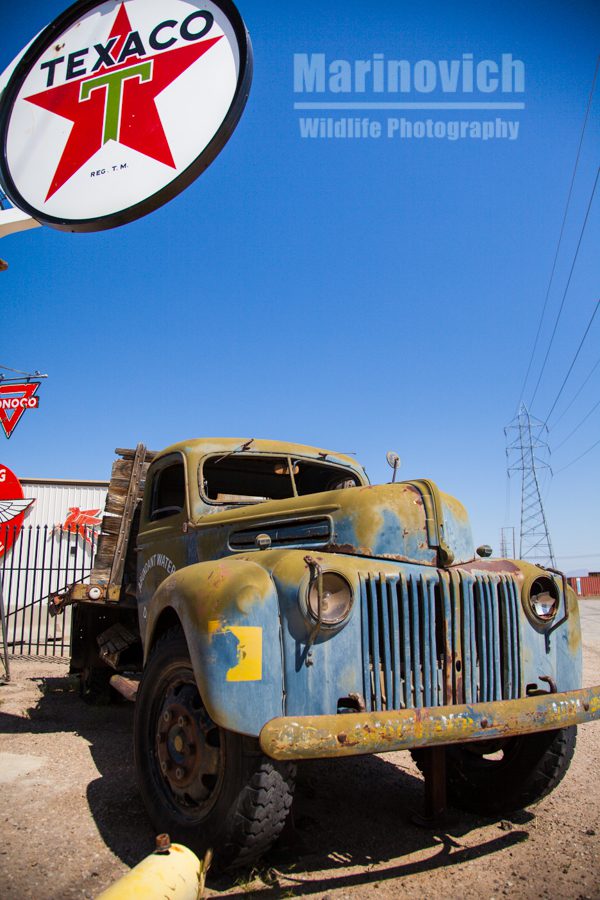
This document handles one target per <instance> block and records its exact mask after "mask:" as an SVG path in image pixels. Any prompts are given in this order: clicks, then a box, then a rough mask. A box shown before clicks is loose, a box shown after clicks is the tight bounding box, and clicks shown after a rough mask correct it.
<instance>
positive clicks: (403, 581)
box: [361, 570, 521, 711]
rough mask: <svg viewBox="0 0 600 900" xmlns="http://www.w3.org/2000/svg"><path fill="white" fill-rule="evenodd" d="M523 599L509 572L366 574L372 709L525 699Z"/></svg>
mask: <svg viewBox="0 0 600 900" xmlns="http://www.w3.org/2000/svg"><path fill="white" fill-rule="evenodd" d="M518 603H519V595H518V589H517V585H516V584H515V582H514V580H513V579H512V578H510V577H509V576H506V575H483V574H478V575H471V574H470V573H468V572H465V571H460V570H458V571H455V572H453V573H452V574H448V573H445V572H438V571H433V572H432V573H431V574H430V573H427V574H420V575H410V576H408V577H407V576H406V575H404V574H402V573H400V574H398V575H397V576H396V575H383V574H369V575H367V576H366V577H363V578H361V614H362V653H363V682H364V697H365V703H366V708H367V710H370V711H383V710H387V709H402V708H407V707H416V708H418V707H423V706H444V705H450V704H456V703H478V702H487V701H490V700H511V699H516V698H517V697H519V696H520V693H521V663H520V642H519V617H518Z"/></svg>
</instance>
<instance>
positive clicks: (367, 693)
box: [360, 575, 373, 712]
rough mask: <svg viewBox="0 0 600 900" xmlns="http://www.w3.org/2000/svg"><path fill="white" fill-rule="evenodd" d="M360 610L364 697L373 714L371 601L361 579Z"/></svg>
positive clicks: (365, 583)
mask: <svg viewBox="0 0 600 900" xmlns="http://www.w3.org/2000/svg"><path fill="white" fill-rule="evenodd" d="M360 610H361V626H362V659H363V697H364V698H365V706H366V708H367V711H368V712H373V699H372V695H371V663H370V653H369V647H370V640H369V634H370V628H369V601H368V595H367V580H366V578H364V577H363V576H362V575H361V577H360Z"/></svg>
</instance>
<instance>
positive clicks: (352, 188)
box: [0, 0, 600, 571]
mask: <svg viewBox="0 0 600 900" xmlns="http://www.w3.org/2000/svg"><path fill="white" fill-rule="evenodd" d="M238 6H239V9H240V11H241V13H242V15H243V17H244V19H245V21H246V24H247V26H248V28H249V31H250V34H251V37H252V42H253V48H254V64H255V74H254V81H253V86H252V90H251V94H250V100H249V102H248V105H247V107H246V111H245V113H244V115H243V116H242V119H241V121H240V124H239V125H238V128H237V130H236V132H235V133H234V135H233V137H232V139H231V140H230V141H229V143H228V144H227V146H226V147H225V149H224V150H223V152H222V153H221V154H220V156H219V157H217V159H216V160H215V162H214V163H213V164H212V165H211V166H210V168H209V169H208V170H207V171H206V172H205V173H204V174H203V175H202V176H201V177H200V178H199V179H198V180H197V181H196V182H195V183H194V184H193V185H192V186H191V188H189V189H188V190H187V191H186V192H184V193H183V194H182V195H180V196H179V197H178V198H176V199H175V200H174V201H172V202H171V203H169V204H168V205H166V206H165V207H163V208H162V209H160V210H158V211H157V212H155V213H153V214H152V215H150V216H147V217H146V218H144V219H141V220H139V221H137V222H135V223H133V224H131V225H128V226H126V227H124V228H120V229H116V230H111V231H107V232H102V233H97V234H87V235H86V234H82V235H69V234H63V233H60V232H58V231H54V230H52V229H49V228H42V229H36V230H35V231H32V232H29V233H25V234H19V235H15V236H12V237H8V238H4V239H3V240H2V242H1V243H0V256H2V257H3V258H4V259H7V260H8V262H9V264H10V268H9V269H8V271H7V272H5V273H2V274H0V300H1V304H2V306H1V308H2V338H1V342H0V363H2V364H4V365H7V366H12V367H14V368H17V369H22V370H26V371H33V370H34V369H39V370H40V371H42V372H47V373H48V374H49V376H50V377H49V378H48V380H47V381H46V382H45V383H44V384H43V386H42V388H41V391H40V397H41V404H40V408H39V410H38V411H31V412H28V413H26V414H25V415H24V417H23V419H22V420H21V422H20V423H19V425H18V426H17V428H16V430H15V432H14V433H13V436H12V438H11V439H10V441H7V440H6V439H5V438H4V437H2V441H3V444H2V455H1V461H2V462H3V463H4V464H6V465H8V466H9V467H11V468H12V469H13V470H15V471H16V472H17V474H19V475H21V476H26V475H44V476H57V477H70V476H77V477H83V478H97V477H107V476H108V473H109V471H110V464H111V461H112V458H113V450H114V448H115V447H116V446H131V445H134V444H135V443H136V442H137V441H139V440H143V441H144V442H145V443H146V444H147V445H149V446H151V447H152V448H155V449H158V448H160V447H162V446H165V445H167V444H169V443H172V442H174V441H176V440H179V439H182V438H186V437H190V436H201V435H219V434H221V435H224V436H232V435H234V436H235V435H238V436H244V437H269V438H281V439H283V440H297V441H300V442H303V443H310V444H317V445H319V446H324V447H330V448H332V449H338V450H342V451H346V452H348V451H355V452H356V453H357V456H358V458H359V459H360V461H361V462H363V463H364V464H365V465H366V467H367V470H368V472H369V474H370V476H371V479H372V480H373V481H381V480H387V479H388V478H389V470H388V469H387V467H386V464H385V452H386V450H388V449H390V448H394V449H396V450H397V451H398V452H399V454H400V456H401V457H402V470H401V474H402V477H404V478H411V477H419V476H426V477H431V478H433V479H434V480H436V481H437V482H438V483H439V484H440V486H441V487H442V489H444V490H447V491H449V492H450V493H453V494H455V495H456V496H458V497H459V498H460V499H461V500H462V501H463V502H464V503H465V504H466V506H467V508H468V509H469V511H470V513H471V517H472V521H473V526H474V533H475V539H476V541H478V542H479V543H482V542H487V543H490V544H492V546H493V547H494V548H495V549H496V550H497V549H498V545H499V533H500V528H501V526H503V525H508V524H511V525H516V526H518V516H519V496H518V484H517V481H516V480H515V479H513V484H512V490H511V496H510V503H509V504H508V507H507V502H506V459H505V439H504V434H503V427H504V425H506V424H507V423H508V422H509V421H510V420H511V419H512V418H513V416H514V415H515V412H516V409H517V404H518V400H519V396H520V392H521V386H522V382H523V378H524V375H525V371H526V368H527V362H528V360H529V356H530V353H531V351H532V347H533V340H534V337H535V332H536V328H537V322H538V318H539V315H540V312H541V308H542V304H543V301H544V295H545V291H546V286H547V283H548V278H549V274H550V270H551V266H552V261H553V256H554V251H555V247H556V241H557V238H558V233H559V229H560V224H561V219H562V215H563V210H564V205H565V200H566V196H567V192H568V189H569V182H570V178H571V172H572V169H573V163H574V160H575V155H576V151H577V145H578V141H579V135H580V130H581V124H582V121H583V116H584V113H585V108H586V103H587V97H588V94H589V90H590V85H591V81H592V76H593V73H594V67H595V62H596V54H597V53H598V49H599V48H598V41H597V36H598V34H599V33H600V8H599V7H598V5H597V4H596V3H593V2H575V3H566V2H562V3H558V2H543V3H542V2H539V3H537V2H531V3H527V4H523V3H517V2H512V3H503V4H498V3H490V2H465V0H459V2H457V3H455V4H452V5H451V6H449V5H448V4H447V3H444V2H430V3H427V4H423V3H399V2H395V3H391V2H390V3H388V2H374V3H372V4H370V5H369V6H368V7H365V6H364V4H361V3H357V2H352V0H345V2H343V3H342V2H324V3H323V2H320V3H315V2H307V3H303V4H294V5H291V4H283V3H277V4H275V3H269V2H259V0H255V2H252V3H250V2H243V0H240V2H239V4H238ZM62 8H63V2H62V0H58V2H55V0H22V2H20V3H19V4H18V5H16V6H13V7H12V8H11V11H10V13H9V14H8V15H7V16H5V19H4V22H3V39H2V44H1V46H0V69H3V68H4V67H5V66H6V65H7V64H8V63H9V62H10V61H11V60H12V58H13V57H14V56H15V55H16V54H17V53H18V51H19V50H20V49H21V47H22V46H23V45H24V44H25V43H26V42H27V41H28V40H29V39H30V38H31V37H32V36H33V34H34V33H35V32H36V31H37V30H39V29H40V28H41V27H43V26H44V25H45V24H46V23H47V22H48V21H49V20H51V19H52V18H53V17H54V16H55V15H56V14H58V13H59V12H60V11H61V9H62ZM295 53H309V54H310V53H325V54H326V57H327V59H328V60H332V59H336V58H343V59H354V58H361V59H368V58H370V57H371V56H372V54H373V53H383V54H385V56H386V57H387V58H395V59H407V60H410V61H412V62H413V63H414V62H417V61H418V60H420V59H430V60H438V59H460V58H461V57H462V54H463V53H473V54H474V57H475V59H476V60H478V59H486V58H489V59H494V60H499V59H500V56H501V54H502V53H510V54H512V56H513V57H514V58H518V59H520V60H523V62H524V65H525V91H524V93H523V94H522V95H520V96H519V97H518V99H519V100H522V101H523V102H524V103H525V109H523V110H519V111H515V112H503V113H501V114H500V115H501V116H502V117H504V118H505V119H510V120H511V121H514V122H518V123H519V133H518V137H517V139H516V140H513V141H509V140H506V139H504V140H503V139H499V138H498V139H493V140H488V141H486V142H482V141H481V140H475V139H463V140H456V141H449V140H447V139H435V138H430V139H421V140H419V139H415V138H413V139H412V140H408V139H404V140H402V139H398V138H396V139H388V138H386V137H382V138H380V139H379V140H375V139H364V140H354V141H353V140H350V139H346V140H344V139H338V140H333V139H331V140H327V139H307V138H305V139H303V138H301V137H300V131H299V119H300V117H301V115H303V113H300V112H298V111H296V110H294V108H293V106H294V102H295V101H296V100H298V97H297V96H296V95H294V91H293V57H294V54H295ZM439 96H440V95H438V94H433V95H428V96H427V97H426V98H425V99H428V100H429V99H438V98H439ZM351 97H355V95H351ZM330 99H331V98H330ZM334 99H339V98H338V97H336V98H334ZM344 99H346V98H344ZM361 99H373V96H372V95H370V94H369V95H368V96H365V97H363V98H361ZM376 99H379V98H376ZM402 99H404V98H402ZM409 99H411V100H412V99H417V100H419V99H423V95H421V96H418V95H417V96H416V97H414V96H411V97H410V98H409ZM486 99H487V98H486ZM599 111H600V88H598V89H597V92H596V95H595V98H594V103H593V106H592V111H591V114H590V121H589V123H588V127H587V130H586V135H585V140H584V144H583V147H582V152H581V158H580V163H579V170H578V174H577V178H576V182H575V186H574V191H573V198H572V201H571V209H570V213H569V217H568V220H567V224H566V228H565V234H564V238H563V245H562V249H561V254H560V256H559V260H558V265H557V270H556V274H555V281H554V285H553V289H552V292H551V294H550V300H549V304H548V316H547V319H546V321H545V325H544V329H543V331H542V336H541V342H540V348H539V349H538V354H537V355H536V357H535V358H534V364H533V370H532V372H533V380H534V381H535V379H537V375H538V373H539V367H540V365H541V359H542V354H543V353H544V352H545V349H546V347H547V342H548V340H549V335H550V331H551V326H552V324H553V320H554V317H555V315H556V312H557V309H558V306H559V303H560V300H561V297H562V292H563V290H564V286H565V283H566V278H567V276H568V272H569V268H570V266H571V263H572V259H573V254H574V252H575V247H576V243H577V239H578V236H579V231H580V228H581V224H582V222H583V216H584V213H585V209H586V206H587V202H588V199H589V196H590V192H591V189H592V186H593V183H594V178H595V174H596V170H597V166H598V163H599V157H600V154H599V152H598V151H599V146H600V125H599ZM370 115H371V118H372V119H377V120H379V121H381V122H383V123H384V127H385V121H386V118H387V115H388V114H387V113H385V112H375V113H371V114H370ZM395 115H397V114H395ZM402 115H404V116H405V117H406V118H407V119H409V120H413V121H416V120H417V119H420V120H424V119H426V118H433V119H435V120H439V121H445V122H448V121H450V120H460V119H462V118H464V119H468V120H473V119H475V118H480V119H482V120H484V119H485V120H491V119H493V118H494V116H495V115H497V114H496V113H480V112H473V111H469V112H459V113H457V112H452V113H448V112H435V113H425V112H421V111H418V112H414V113H412V112H408V113H402ZM337 117H338V118H339V116H337ZM599 193H600V192H599ZM599 246H600V197H598V196H596V198H595V202H594V204H593V206H592V209H591V212H590V217H589V221H588V225H587V228H586V231H585V234H584V238H583V241H582V244H581V248H580V251H579V256H578V260H577V264H576V267H575V270H574V273H573V278H572V282H571V285H570V289H569V292H568V294H567V299H566V302H565V308H564V312H563V316H562V318H561V322H560V325H559V329H558V333H557V338H556V340H555V343H554V345H553V348H552V351H551V354H550V357H549V361H548V366H547V368H546V370H545V372H544V376H543V378H542V381H541V383H540V387H539V390H538V392H537V395H536V398H535V403H534V405H533V407H532V412H533V413H534V414H535V415H536V416H538V417H540V418H541V419H542V420H544V419H545V417H546V414H547V413H548V411H549V409H550V407H551V405H552V403H553V401H554V398H555V396H556V393H557V391H558V388H559V387H560V384H561V381H562V379H563V377H564V375H565V373H566V369H567V368H568V365H569V363H570V361H571V359H572V357H573V354H574V352H575V350H576V347H577V344H578V343H579V340H580V338H581V336H582V334H583V331H584V328H585V326H586V324H587V322H588V320H589V317H590V316H591V314H592V312H593V309H594V304H595V302H597V300H598V298H599V297H600V292H599V286H598V281H599V280H598V269H599V265H598V259H599V257H600V254H598V247H599ZM599 346H600V316H599V317H598V321H595V322H594V324H593V326H592V329H591V331H590V334H589V336H588V339H587V341H586V343H585V345H584V347H583V349H582V352H581V355H580V357H579V359H578V361H577V364H576V366H575V368H574V370H573V374H572V376H571V378H570V380H569V382H568V384H567V387H566V388H565V391H564V394H563V396H562V398H561V401H560V404H559V406H558V407H557V410H556V414H555V416H554V418H558V416H559V415H560V413H561V411H562V409H564V408H565V407H566V406H567V405H568V404H569V402H570V400H571V398H572V396H573V395H574V394H575V392H576V390H577V389H578V387H579V385H580V384H581V382H582V381H583V379H584V378H585V377H586V375H587V374H588V372H589V371H590V370H591V368H592V366H593V365H594V363H595V361H596V360H597V358H598V353H599V349H598V348H599ZM531 387H532V385H530V386H529V387H528V390H527V391H526V394H525V398H526V399H528V395H529V396H530V394H531ZM599 387H600V367H599V369H598V370H596V371H595V373H594V375H593V376H592V378H590V380H589V382H588V383H587V385H586V386H585V388H584V389H583V390H582V392H581V394H580V396H579V397H578V398H577V400H576V401H575V402H574V403H573V404H572V406H570V408H569V410H568V412H567V413H566V415H565V416H564V417H563V418H562V419H561V421H560V423H558V424H557V426H556V428H555V429H551V431H550V435H549V442H550V445H551V447H552V446H555V447H557V446H558V444H559V443H560V442H561V441H562V440H563V439H564V438H565V437H567V436H568V435H569V432H570V431H571V430H572V429H573V428H574V427H575V426H576V425H577V424H578V422H579V421H580V420H581V419H582V418H583V417H584V416H585V415H586V413H587V412H588V411H589V410H590V409H591V408H592V406H593V405H594V403H595V402H597V399H598V396H599ZM550 425H552V420H551V421H550ZM598 439H600V409H599V410H597V411H596V413H595V414H592V415H591V416H590V418H589V419H588V420H587V421H586V422H585V424H584V425H582V427H581V428H580V429H579V430H578V431H577V433H576V434H575V435H573V437H572V438H570V439H569V440H567V441H566V442H565V444H564V446H562V447H561V448H560V449H557V450H556V451H555V452H554V453H553V457H552V464H553V467H554V469H555V470H558V469H560V468H561V467H563V466H567V465H568V463H569V462H570V461H571V460H573V459H574V458H575V457H577V456H578V455H579V454H580V453H582V452H583V451H584V450H586V449H587V448H588V447H590V446H591V445H592V444H593V443H594V441H596V440H598ZM599 462H600V445H599V446H598V447H597V448H596V449H595V450H593V451H592V452H590V453H589V454H587V455H586V456H585V457H584V458H583V459H581V460H580V461H579V462H578V463H576V464H575V465H573V466H570V467H568V468H566V469H565V471H564V472H561V473H558V474H557V475H556V476H555V478H554V479H553V480H552V482H551V483H549V484H546V479H545V478H544V492H545V497H546V513H547V518H548V522H549V525H550V529H551V535H552V540H553V543H554V547H555V552H556V555H557V557H558V561H559V564H560V565H561V566H562V567H564V568H566V569H568V570H569V571H571V570H575V569H577V570H579V569H584V570H585V569H587V568H591V569H599V568H600V525H599V524H598V516H597V509H598V506H599V501H600V486H599V484H600V480H599V479H598V464H599Z"/></svg>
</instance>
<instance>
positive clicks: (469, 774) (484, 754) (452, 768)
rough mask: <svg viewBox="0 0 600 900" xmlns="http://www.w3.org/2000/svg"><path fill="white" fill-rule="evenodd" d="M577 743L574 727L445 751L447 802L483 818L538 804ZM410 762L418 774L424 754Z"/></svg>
mask: <svg viewBox="0 0 600 900" xmlns="http://www.w3.org/2000/svg"><path fill="white" fill-rule="evenodd" d="M576 739H577V727H576V726H575V725H573V726H571V727H569V728H561V729H560V730H559V731H540V732H538V733H536V734H526V735H522V736H521V737H514V738H505V739H504V740H499V741H485V742H484V741H481V742H475V741H474V742H472V743H469V744H460V745H458V746H453V747H448V748H447V749H446V774H447V784H448V799H449V801H450V802H451V803H452V805H453V806H456V807H458V808H459V809H465V810H467V811H469V812H474V813H478V814H480V815H484V816H496V815H502V814H505V813H511V812H515V811H516V810H519V809H524V808H525V807H526V806H530V805H531V804H532V803H537V802H538V801H539V800H541V799H542V798H543V797H545V796H546V795H547V794H549V793H550V792H551V791H553V790H554V788H555V787H556V786H557V785H558V784H559V783H560V782H561V781H562V779H563V777H564V776H565V774H566V772H567V769H568V768H569V765H570V763H571V759H572V758H573V753H574V751H575V742H576ZM413 758H414V759H415V762H416V763H417V765H418V767H419V768H420V769H421V771H423V769H424V765H423V763H424V760H423V751H420V750H416V751H414V752H413Z"/></svg>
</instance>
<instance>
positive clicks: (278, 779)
mask: <svg viewBox="0 0 600 900" xmlns="http://www.w3.org/2000/svg"><path fill="white" fill-rule="evenodd" d="M167 714H168V717H167ZM134 756H135V765H136V772H137V778H138V784H139V788H140V792H141V794H142V799H143V801H144V804H145V806H146V809H147V811H148V814H149V816H150V818H151V820H152V822H153V824H154V826H155V828H156V829H157V831H160V832H164V831H166V832H168V833H169V834H170V836H171V839H172V840H174V841H179V842H180V843H183V844H185V845H186V846H188V847H190V848H191V849H193V850H195V851H196V853H198V854H199V855H203V854H204V853H205V851H206V850H207V849H208V848H211V849H212V851H213V854H214V865H215V867H216V868H217V869H220V870H222V869H224V868H233V867H234V866H239V865H245V864H247V863H251V862H253V861H254V860H255V859H257V858H258V857H259V856H261V855H262V854H263V853H265V852H266V851H267V850H268V849H269V847H270V846H271V845H272V844H273V842H274V841H275V840H276V839H277V837H278V836H279V834H280V833H281V831H282V829H283V826H284V824H285V820H286V818H287V815H288V812H289V810H290V807H291V804H292V796H293V791H294V783H295V775H296V767H295V765H293V764H291V763H278V762H276V761H275V760H271V759H268V758H267V757H266V756H264V755H263V754H262V752H261V751H260V748H259V746H258V742H257V740H256V739H254V738H247V737H243V736H242V735H239V734H234V733H233V732H231V731H226V730H225V729H223V728H220V727H219V726H217V725H215V723H214V722H213V721H212V719H210V717H209V715H208V713H207V712H206V710H205V708H204V706H203V704H202V700H201V698H200V694H199V693H198V688H197V686H196V682H195V678H194V673H193V669H192V665H191V662H190V658H189V653H188V648H187V644H186V641H185V637H184V635H183V633H182V631H181V629H179V628H173V629H170V630H169V631H168V632H167V633H166V634H165V635H163V637H162V638H161V639H160V640H159V641H158V642H157V644H156V646H155V647H154V649H153V651H152V654H151V656H150V659H149V660H148V663H147V665H146V668H145V670H144V673H143V675H142V680H141V684H140V688H139V691H138V696H137V700H136V704H135V721H134Z"/></svg>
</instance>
